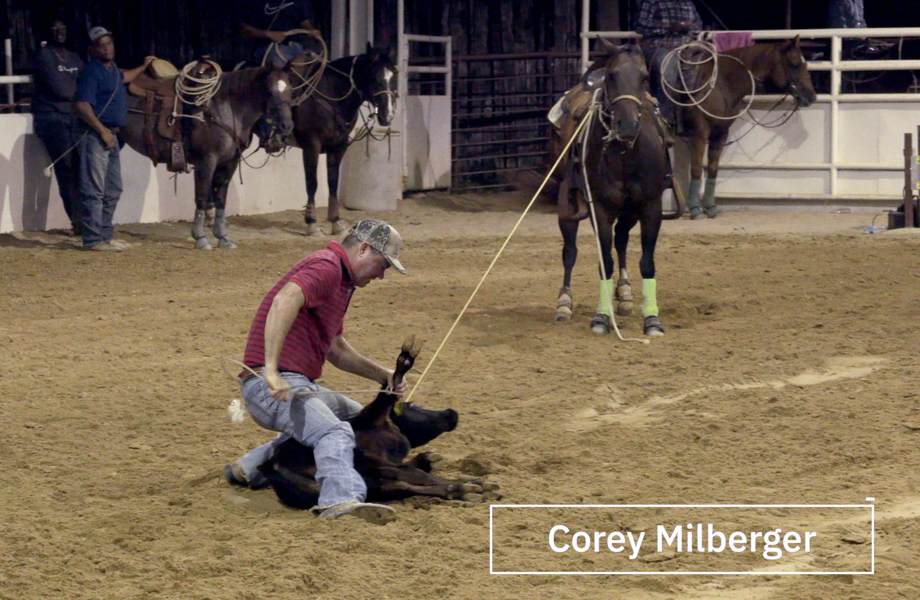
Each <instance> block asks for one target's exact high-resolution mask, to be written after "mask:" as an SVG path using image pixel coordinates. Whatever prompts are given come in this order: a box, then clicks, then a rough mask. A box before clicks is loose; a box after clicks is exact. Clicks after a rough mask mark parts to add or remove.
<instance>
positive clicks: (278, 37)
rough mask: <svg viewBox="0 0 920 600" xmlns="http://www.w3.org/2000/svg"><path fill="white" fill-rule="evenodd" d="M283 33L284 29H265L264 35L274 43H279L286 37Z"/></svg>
mask: <svg viewBox="0 0 920 600" xmlns="http://www.w3.org/2000/svg"><path fill="white" fill-rule="evenodd" d="M284 34H285V32H284V31H266V32H265V37H266V38H268V39H269V40H271V41H273V42H274V43H276V44H281V43H282V42H284V39H285V38H286V37H287V36H286V35H284Z"/></svg>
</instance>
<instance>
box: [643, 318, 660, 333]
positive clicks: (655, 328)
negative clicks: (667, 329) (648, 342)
mask: <svg viewBox="0 0 920 600" xmlns="http://www.w3.org/2000/svg"><path fill="white" fill-rule="evenodd" d="M645 335H647V336H649V337H656V336H659V335H664V325H662V324H661V319H659V318H658V317H646V318H645Z"/></svg>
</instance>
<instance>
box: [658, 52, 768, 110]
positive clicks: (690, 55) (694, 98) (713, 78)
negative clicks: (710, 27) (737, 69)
mask: <svg viewBox="0 0 920 600" xmlns="http://www.w3.org/2000/svg"><path fill="white" fill-rule="evenodd" d="M697 57H699V58H697ZM719 58H729V59H731V60H734V61H735V62H737V63H738V64H740V65H741V66H742V67H744V70H745V72H747V74H748V77H750V79H751V93H750V95H749V99H748V102H747V106H745V107H744V108H743V109H742V110H741V111H740V112H739V113H738V114H736V115H732V116H728V117H726V116H720V115H714V114H712V113H711V112H709V111H708V110H706V109H705V108H703V102H705V100H706V99H707V98H708V97H709V95H710V94H711V93H712V91H713V90H714V89H715V87H716V83H717V82H718V79H719ZM674 60H677V65H676V66H675V67H674V68H676V69H677V72H678V74H679V75H680V87H678V86H675V85H673V84H672V83H671V82H670V81H668V80H667V77H665V75H664V74H665V73H667V72H668V67H669V66H671V63H672V62H673V61H674ZM707 63H712V73H711V74H710V75H709V77H708V78H707V79H706V80H705V81H703V82H702V83H700V84H699V86H697V87H696V88H691V85H692V81H688V77H687V71H691V72H692V73H694V74H696V73H699V70H700V69H701V68H702V67H703V65H705V64H707ZM661 88H662V90H663V91H664V93H665V96H667V97H668V100H670V101H671V102H672V103H674V104H675V105H676V106H684V107H694V108H697V109H698V110H699V111H700V112H702V113H703V114H705V115H707V116H708V117H710V118H713V119H719V120H722V121H732V120H734V119H737V118H738V117H740V116H741V115H743V114H745V113H746V112H748V111H749V110H750V108H751V105H752V104H753V103H754V95H755V94H754V93H755V92H756V90H757V82H756V81H755V80H754V74H753V73H752V72H751V70H750V69H748V68H747V65H745V64H744V63H743V62H742V61H741V60H740V59H738V58H736V57H734V56H731V55H730V54H720V53H719V52H718V51H717V50H716V47H715V45H714V44H713V43H712V42H704V41H693V42H688V43H686V44H683V45H682V46H678V47H677V48H674V49H673V50H671V51H670V52H668V54H667V55H666V56H665V57H664V60H663V61H661ZM698 94H702V95H701V96H698ZM681 96H686V97H687V98H689V101H688V102H682V101H681V100H678V98H679V97H681Z"/></svg>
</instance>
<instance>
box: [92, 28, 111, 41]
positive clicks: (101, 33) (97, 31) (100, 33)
mask: <svg viewBox="0 0 920 600" xmlns="http://www.w3.org/2000/svg"><path fill="white" fill-rule="evenodd" d="M107 35H112V32H111V31H109V30H108V29H106V28H105V27H100V26H96V27H93V28H92V29H90V30H89V41H91V42H92V43H94V44H95V43H96V42H97V41H99V38H103V37H105V36H107Z"/></svg>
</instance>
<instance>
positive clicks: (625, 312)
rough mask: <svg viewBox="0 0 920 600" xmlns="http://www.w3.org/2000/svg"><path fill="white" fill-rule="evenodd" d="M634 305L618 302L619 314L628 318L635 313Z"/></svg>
mask: <svg viewBox="0 0 920 600" xmlns="http://www.w3.org/2000/svg"><path fill="white" fill-rule="evenodd" d="M633 307H634V304H633V303H632V302H627V301H621V302H617V314H618V315H620V316H621V317H628V316H629V315H631V314H632V312H633Z"/></svg>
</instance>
